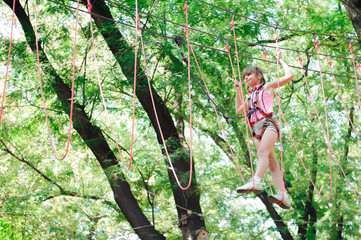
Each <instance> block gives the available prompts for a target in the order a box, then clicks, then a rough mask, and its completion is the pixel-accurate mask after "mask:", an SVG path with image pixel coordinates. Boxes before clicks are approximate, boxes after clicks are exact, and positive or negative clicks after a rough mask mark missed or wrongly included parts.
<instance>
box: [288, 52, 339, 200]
mask: <svg viewBox="0 0 361 240" xmlns="http://www.w3.org/2000/svg"><path fill="white" fill-rule="evenodd" d="M298 60H299V63H300V65H301V67H302V73H303V76H304V78H305V82H306V86H307V90H308V95H309V96H310V99H311V102H312V106H313V109H314V110H315V113H316V116H317V119H318V122H319V123H320V125H321V128H322V131H323V134H324V135H325V137H326V138H327V134H326V131H325V129H324V127H323V124H322V122H321V118H320V116H319V114H318V111H317V108H316V104H315V102H314V101H313V97H312V94H311V90H310V87H309V85H308V81H307V77H306V74H305V71H304V69H303V65H302V58H301V56H298ZM285 125H286V128H287V131H288V133H289V135H290V138H291V141H292V144H293V146H294V148H295V150H296V152H297V155H298V158H299V159H300V161H301V163H302V166H303V168H304V169H305V171H306V174H307V176H308V178H309V179H310V182H311V184H312V185H313V187H314V189H315V191H316V193H317V195H318V196H319V197H320V198H321V200H322V201H324V202H329V201H330V200H331V198H330V199H328V200H325V199H324V198H323V197H322V196H321V193H320V191H318V189H317V187H316V185H315V183H314V182H313V181H312V178H311V176H310V174H309V172H308V170H307V168H306V166H305V164H304V162H303V160H302V158H301V155H300V153H299V152H298V149H297V147H296V144H295V142H294V140H293V137H292V134H291V131H290V130H289V128H288V125H287V122H286V121H285ZM331 150H332V153H333V156H334V157H335V159H336V160H337V162H339V161H338V158H337V156H336V154H335V152H334V151H333V149H332V146H331ZM321 190H322V188H321Z"/></svg>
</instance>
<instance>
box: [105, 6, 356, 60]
mask: <svg viewBox="0 0 361 240" xmlns="http://www.w3.org/2000/svg"><path fill="white" fill-rule="evenodd" d="M105 1H107V2H109V3H113V4H115V5H118V6H120V7H123V8H126V9H129V10H134V9H133V8H131V7H128V6H126V5H123V4H121V3H117V2H113V1H111V0H105ZM139 13H142V14H144V15H147V16H150V17H153V18H156V19H158V20H161V21H165V22H168V23H170V24H173V25H177V26H180V27H182V28H185V25H183V24H181V23H176V22H173V21H171V20H168V19H165V18H162V17H158V16H155V15H153V14H150V13H146V12H142V11H139ZM189 29H191V30H192V31H195V32H199V33H202V34H205V35H208V36H212V37H214V38H217V39H220V40H224V41H228V42H232V41H233V40H232V39H230V38H226V37H220V36H217V35H214V34H212V33H209V32H205V31H202V30H198V29H195V28H192V27H189ZM236 42H237V43H243V44H247V45H250V46H260V47H267V48H276V47H275V46H271V45H265V44H262V43H251V42H246V41H241V40H236ZM279 49H282V50H287V51H293V52H301V53H305V54H314V55H316V53H310V52H307V51H303V50H296V49H291V48H285V47H279ZM320 55H321V56H325V57H333V58H340V59H346V60H352V58H348V57H343V56H335V55H329V54H323V53H320Z"/></svg>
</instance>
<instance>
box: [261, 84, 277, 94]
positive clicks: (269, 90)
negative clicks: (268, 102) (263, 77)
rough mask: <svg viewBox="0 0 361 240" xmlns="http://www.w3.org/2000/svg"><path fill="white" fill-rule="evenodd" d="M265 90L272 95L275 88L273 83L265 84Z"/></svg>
mask: <svg viewBox="0 0 361 240" xmlns="http://www.w3.org/2000/svg"><path fill="white" fill-rule="evenodd" d="M263 89H264V91H265V92H267V93H268V94H270V95H273V93H274V91H275V89H274V88H273V87H272V85H271V84H270V83H269V82H268V83H266V84H265V85H264V88H263Z"/></svg>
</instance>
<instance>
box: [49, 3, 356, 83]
mask: <svg viewBox="0 0 361 240" xmlns="http://www.w3.org/2000/svg"><path fill="white" fill-rule="evenodd" d="M48 1H50V2H53V3H55V4H58V5H62V6H64V7H66V8H68V9H76V8H74V7H72V6H68V5H66V4H63V3H59V2H57V1H54V0H48ZM79 11H81V12H84V13H87V14H89V13H88V12H86V11H83V10H81V9H79ZM92 15H93V16H96V17H99V18H102V19H104V20H107V21H111V22H116V23H119V24H121V25H124V26H127V27H130V28H135V26H133V25H130V24H127V23H123V22H121V21H116V20H114V19H110V18H107V17H104V16H103V15H100V14H96V13H92ZM189 29H191V28H189ZM142 31H144V32H148V33H151V34H153V35H157V36H160V37H164V38H167V39H172V40H174V37H170V36H167V35H164V34H161V33H156V32H153V31H150V30H148V29H142ZM327 36H329V35H327ZM190 44H191V45H193V46H198V47H202V48H205V49H209V50H213V51H217V52H223V53H226V54H228V52H227V51H226V50H222V49H218V48H214V47H210V46H205V45H201V44H197V43H194V42H190ZM252 44H253V45H255V44H254V43H252ZM263 46H265V45H263ZM280 49H281V48H280ZM283 49H286V48H283ZM286 50H290V51H295V52H302V51H300V50H297V49H286ZM230 54H232V55H235V53H233V52H231V53H230ZM238 55H239V56H240V57H243V58H248V59H252V60H256V61H261V62H269V63H272V64H276V62H272V61H265V60H264V59H261V58H255V57H251V56H247V55H242V54H238ZM321 55H322V54H321V53H320V56H321ZM325 56H327V57H331V56H330V55H325ZM343 59H345V58H343ZM289 66H290V67H292V68H295V69H300V70H301V69H302V68H301V67H298V66H293V65H289ZM308 71H309V72H315V73H319V72H320V71H318V70H314V69H308ZM323 74H327V75H332V73H328V72H323ZM335 76H337V77H342V78H349V79H354V77H350V76H345V75H339V74H335Z"/></svg>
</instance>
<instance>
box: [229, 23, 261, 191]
mask: <svg viewBox="0 0 361 240" xmlns="http://www.w3.org/2000/svg"><path fill="white" fill-rule="evenodd" d="M230 25H231V28H232V31H233V39H234V47H235V51H236V59H237V68H238V81H239V83H240V87H241V91H240V96H239V95H238V97H240V98H241V101H242V102H243V101H244V95H243V87H242V78H241V69H240V65H239V58H238V48H237V40H236V31H235V29H234V20H233V17H232V19H231V23H230ZM228 57H229V59H230V62H231V66H232V72H233V76H234V80H235V81H237V78H236V75H235V71H234V68H233V64H232V59H231V55H230V52H229V51H228ZM242 104H243V103H242ZM243 114H244V116H246V109H245V108H243ZM244 122H245V125H246V132H247V144H248V152H249V158H250V164H251V171H252V183H253V188H252V191H251V192H253V191H254V187H255V182H254V169H253V160H252V152H251V144H250V140H249V133H248V124H247V118H246V117H245V118H244ZM242 180H243V183H245V182H244V179H243V178H242Z"/></svg>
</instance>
